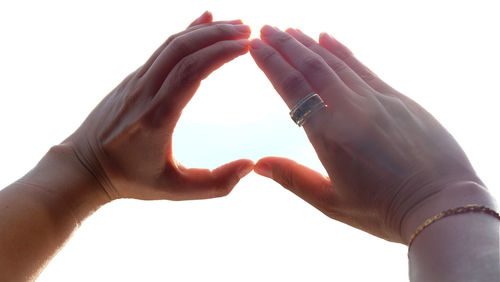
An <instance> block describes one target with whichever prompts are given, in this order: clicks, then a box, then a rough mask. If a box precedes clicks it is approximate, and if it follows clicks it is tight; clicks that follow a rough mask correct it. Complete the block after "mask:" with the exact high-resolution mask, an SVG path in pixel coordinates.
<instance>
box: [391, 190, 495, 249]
mask: <svg viewBox="0 0 500 282" xmlns="http://www.w3.org/2000/svg"><path fill="white" fill-rule="evenodd" d="M469 204H477V205H482V206H486V207H489V208H491V209H496V207H497V205H496V202H495V200H494V198H493V197H492V196H491V195H490V193H489V192H488V190H487V189H486V188H485V187H484V186H483V185H481V184H479V183H477V182H472V181H463V182H457V183H453V184H449V185H448V186H447V187H446V188H445V189H443V190H442V191H440V192H439V193H437V194H435V195H433V196H432V197H430V198H428V199H427V200H426V201H425V202H423V203H421V204H420V205H419V206H416V207H415V208H414V209H413V210H412V211H410V213H408V215H407V216H406V217H405V218H404V219H403V221H402V224H401V236H402V239H403V241H404V243H405V244H408V241H409V238H410V237H411V235H412V234H413V233H414V232H415V231H416V230H417V228H418V227H419V226H420V225H422V224H423V223H424V222H425V221H426V220H427V219H428V218H431V217H433V216H435V215H437V214H439V213H441V212H443V211H445V210H448V209H451V208H456V207H461V206H465V205H469Z"/></svg>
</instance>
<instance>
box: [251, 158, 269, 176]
mask: <svg viewBox="0 0 500 282" xmlns="http://www.w3.org/2000/svg"><path fill="white" fill-rule="evenodd" d="M254 170H255V172H256V173H257V174H260V175H262V176H265V177H269V178H272V177H273V171H272V169H271V166H269V164H267V163H265V162H259V163H257V165H256V166H255V169H254Z"/></svg>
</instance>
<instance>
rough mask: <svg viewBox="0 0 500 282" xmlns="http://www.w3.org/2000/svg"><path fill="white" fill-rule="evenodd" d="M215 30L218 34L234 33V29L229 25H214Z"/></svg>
mask: <svg viewBox="0 0 500 282" xmlns="http://www.w3.org/2000/svg"><path fill="white" fill-rule="evenodd" d="M213 28H214V29H215V30H216V32H217V33H228V32H231V31H233V29H232V28H231V27H230V26H229V25H227V24H215V25H213Z"/></svg>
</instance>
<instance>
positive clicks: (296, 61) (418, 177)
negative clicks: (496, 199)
mask: <svg viewBox="0 0 500 282" xmlns="http://www.w3.org/2000/svg"><path fill="white" fill-rule="evenodd" d="M261 38H262V40H259V39H255V40H253V41H252V42H251V48H250V52H251V54H252V56H253V58H254V60H255V61H256V63H257V65H258V66H259V67H260V68H261V69H262V71H263V72H264V73H265V74H266V76H267V77H268V78H269V80H270V81H271V83H272V84H273V86H274V87H275V89H276V90H277V92H278V93H279V94H280V95H281V97H282V98H283V100H284V101H285V103H286V104H287V105H288V106H289V107H290V108H291V107H293V106H294V105H295V104H296V103H297V102H298V101H299V100H300V99H301V98H302V97H304V96H305V95H307V94H309V93H311V92H315V93H318V94H319V95H320V96H321V97H322V98H323V100H324V101H325V103H326V104H327V106H328V107H327V108H323V109H320V110H318V111H317V112H314V113H313V114H312V115H311V117H310V118H309V119H308V120H307V121H306V123H305V125H304V128H305V131H306V134H307V136H308V137H309V140H310V141H311V143H312V145H313V146H314V148H315V150H316V152H317V154H318V157H319V159H320V161H321V162H322V164H323V166H324V167H325V169H326V171H327V172H328V176H329V177H324V176H322V175H321V174H319V173H318V172H315V171H312V170H311V169H309V168H307V167H304V166H302V165H300V164H297V163H295V162H294V161H292V160H289V159H284V158H276V157H268V158H263V159H261V160H259V161H258V162H257V164H256V166H255V171H256V172H257V173H259V174H261V175H263V176H266V177H269V178H272V179H274V180H275V181H277V182H278V183H280V184H281V185H283V186H284V187H285V188H287V189H289V190H291V191H292V192H293V193H295V194H297V195H298V196H299V197H301V198H303V199H304V200H306V201H307V202H309V203H310V204H312V205H313V206H315V207H316V208H318V209H319V210H321V211H322V212H323V213H325V214H326V215H328V216H329V217H331V218H333V219H336V220H339V221H342V222H344V223H347V224H349V225H351V226H354V227H356V228H359V229H362V230H364V231H366V232H369V233H372V234H374V235H376V236H379V237H381V238H384V239H386V240H390V241H395V242H404V243H407V240H408V237H409V234H408V233H409V232H413V231H414V230H415V229H416V227H417V225H418V224H421V223H422V222H423V220H425V219H426V218H425V216H424V217H419V219H418V220H415V222H418V223H412V224H408V222H409V221H408V218H410V217H411V216H412V215H413V214H416V212H417V210H419V209H420V208H421V207H422V206H424V205H425V204H426V203H427V202H428V201H429V199H431V198H435V197H436V196H437V195H441V194H443V193H445V191H446V190H447V189H445V188H447V187H453V188H457V189H453V190H454V191H452V193H455V192H456V191H458V190H459V189H464V187H469V186H470V185H469V184H473V185H472V186H473V187H479V188H478V189H476V190H474V191H472V192H467V193H469V194H474V193H476V194H481V193H483V192H484V191H485V189H484V188H482V187H481V185H482V183H481V181H480V180H479V178H478V177H477V176H476V174H475V172H474V170H473V168H472V167H471V165H470V163H469V161H468V159H467V157H466V156H465V154H464V152H463V151H462V150H461V148H460V147H459V145H458V144H457V142H456V141H455V140H454V139H453V137H452V136H451V135H450V134H449V133H448V132H447V131H446V130H445V129H444V128H443V127H442V126H441V125H440V124H439V122H438V121H437V120H436V119H435V118H434V117H432V115H430V114H429V113H428V112H426V111H425V110H424V109H423V108H422V107H421V106H419V105H418V104H417V103H415V102H414V101H412V100H411V99H409V98H408V97H406V96H404V95H403V94H401V93H399V92H398V91H396V90H394V89H393V88H391V87H390V86H389V85H387V84H386V83H384V82H383V81H382V80H381V79H380V78H378V77H377V76H376V75H375V74H374V73H373V72H371V71H370V70H369V69H368V68H366V67H365V66H364V65H363V64H362V63H360V62H359V61H358V60H357V59H356V58H355V57H354V56H353V55H352V53H351V52H350V51H349V50H348V49H347V48H346V47H345V46H343V45H342V44H341V43H339V42H338V41H337V40H335V39H334V38H333V37H331V36H329V35H327V34H321V35H320V37H319V43H318V42H316V41H315V40H313V39H312V38H310V37H308V36H307V35H305V34H304V33H302V32H301V31H299V30H296V29H288V30H287V31H286V32H282V31H280V30H278V29H276V28H272V27H270V26H264V27H263V28H262V30H261ZM474 189H475V188H474ZM448 190H450V189H448ZM450 202H451V201H450ZM442 210H444V209H442ZM442 210H437V212H440V211H442ZM437 212H436V213H437ZM434 214H435V213H434ZM434 214H430V215H428V216H432V215H434ZM421 218H422V220H421V221H419V220H420V219H421ZM416 224H417V225H416ZM409 230H412V231H409ZM410 234H411V233H410Z"/></svg>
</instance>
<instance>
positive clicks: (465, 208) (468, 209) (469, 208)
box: [408, 204, 500, 250]
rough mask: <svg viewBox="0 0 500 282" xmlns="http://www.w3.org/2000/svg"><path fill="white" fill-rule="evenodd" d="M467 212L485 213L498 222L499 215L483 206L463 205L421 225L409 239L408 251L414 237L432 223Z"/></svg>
mask: <svg viewBox="0 0 500 282" xmlns="http://www.w3.org/2000/svg"><path fill="white" fill-rule="evenodd" d="M469 212H482V213H486V214H489V215H492V216H494V217H495V218H496V219H498V220H500V215H499V214H498V213H497V212H496V211H494V210H492V209H490V208H488V207H485V206H480V205H475V204H472V205H465V206H463V207H458V208H453V209H449V210H445V211H443V212H441V213H439V214H437V215H435V216H433V217H431V218H428V219H427V220H426V221H425V222H424V223H423V224H422V225H420V226H419V227H418V228H417V230H416V231H415V233H413V234H412V235H411V237H410V240H409V242H408V250H409V249H410V247H411V244H412V243H413V240H415V237H417V235H418V234H420V232H422V230H424V229H425V228H427V227H428V226H429V225H431V224H433V223H434V222H436V221H438V220H440V219H441V218H443V217H447V216H450V215H456V214H461V213H469Z"/></svg>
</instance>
